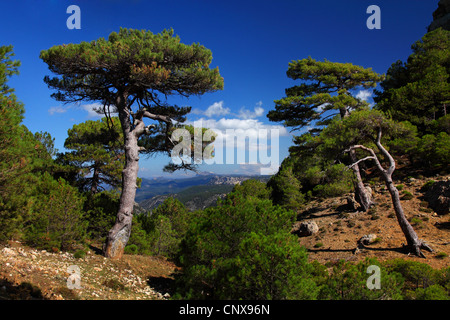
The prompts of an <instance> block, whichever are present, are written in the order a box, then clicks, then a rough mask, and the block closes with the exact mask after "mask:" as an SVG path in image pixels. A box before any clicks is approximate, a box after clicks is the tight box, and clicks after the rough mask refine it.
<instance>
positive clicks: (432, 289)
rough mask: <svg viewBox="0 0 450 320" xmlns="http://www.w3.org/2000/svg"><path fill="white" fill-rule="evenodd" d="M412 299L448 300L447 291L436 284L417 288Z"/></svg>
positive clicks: (449, 298)
mask: <svg viewBox="0 0 450 320" xmlns="http://www.w3.org/2000/svg"><path fill="white" fill-rule="evenodd" d="M412 298H414V299H415V300H450V297H449V295H448V293H447V290H445V288H443V287H442V286H440V285H438V284H433V285H431V286H429V287H426V288H418V289H417V290H416V291H415V292H414V294H413V297H412Z"/></svg>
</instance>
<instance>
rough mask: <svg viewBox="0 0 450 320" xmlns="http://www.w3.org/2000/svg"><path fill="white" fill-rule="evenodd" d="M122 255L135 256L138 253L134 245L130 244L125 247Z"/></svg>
mask: <svg viewBox="0 0 450 320" xmlns="http://www.w3.org/2000/svg"><path fill="white" fill-rule="evenodd" d="M124 253H126V254H136V253H138V247H137V245H135V244H130V245H128V246H126V247H125V249H124Z"/></svg>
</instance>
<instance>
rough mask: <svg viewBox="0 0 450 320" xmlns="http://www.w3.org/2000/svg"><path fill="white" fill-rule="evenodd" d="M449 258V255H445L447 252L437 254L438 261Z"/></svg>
mask: <svg viewBox="0 0 450 320" xmlns="http://www.w3.org/2000/svg"><path fill="white" fill-rule="evenodd" d="M447 257H448V254H447V253H445V252H438V253H437V254H436V258H438V259H444V258H447Z"/></svg>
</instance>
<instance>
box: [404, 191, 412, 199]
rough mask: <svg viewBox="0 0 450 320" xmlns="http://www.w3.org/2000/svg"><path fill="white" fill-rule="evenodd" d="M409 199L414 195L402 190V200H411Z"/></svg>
mask: <svg viewBox="0 0 450 320" xmlns="http://www.w3.org/2000/svg"><path fill="white" fill-rule="evenodd" d="M411 199H414V196H413V195H412V193H411V192H409V191H407V190H403V197H402V200H411Z"/></svg>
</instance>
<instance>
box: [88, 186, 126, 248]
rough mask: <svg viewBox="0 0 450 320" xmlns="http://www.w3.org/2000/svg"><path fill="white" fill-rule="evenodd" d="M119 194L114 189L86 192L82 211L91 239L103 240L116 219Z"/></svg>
mask: <svg viewBox="0 0 450 320" xmlns="http://www.w3.org/2000/svg"><path fill="white" fill-rule="evenodd" d="M119 198H120V194H119V193H118V192H116V191H102V192H99V193H96V194H93V195H92V194H91V193H88V195H87V198H86V201H85V203H84V212H86V220H87V221H88V227H87V232H88V233H89V237H90V238H91V239H95V240H99V241H102V242H103V241H104V240H105V238H106V236H107V235H108V232H109V230H111V228H112V227H113V225H114V222H115V221H116V216H117V211H118V210H119Z"/></svg>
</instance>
